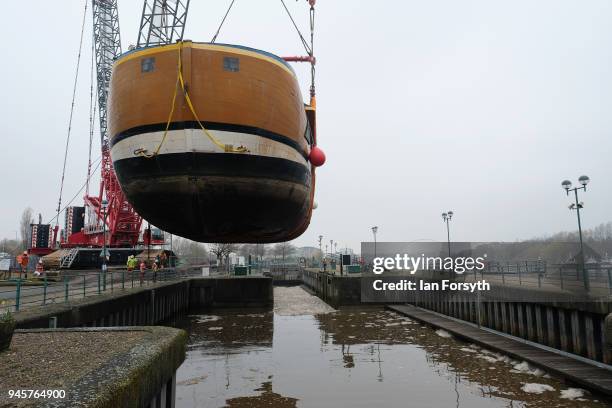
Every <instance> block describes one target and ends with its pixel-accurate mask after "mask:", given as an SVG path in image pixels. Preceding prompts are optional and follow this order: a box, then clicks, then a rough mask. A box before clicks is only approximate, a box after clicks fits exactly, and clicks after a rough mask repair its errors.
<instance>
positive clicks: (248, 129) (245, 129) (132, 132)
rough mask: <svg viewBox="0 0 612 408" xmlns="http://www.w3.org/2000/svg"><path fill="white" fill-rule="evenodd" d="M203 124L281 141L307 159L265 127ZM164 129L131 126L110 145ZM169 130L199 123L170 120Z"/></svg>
mask: <svg viewBox="0 0 612 408" xmlns="http://www.w3.org/2000/svg"><path fill="white" fill-rule="evenodd" d="M203 125H204V127H205V128H206V129H208V130H220V131H226V132H236V133H246V134H250V135H255V136H261V137H265V138H266V139H270V140H274V141H276V142H279V143H283V144H285V145H287V146H290V147H292V148H293V149H295V150H296V151H297V152H298V153H300V154H301V155H302V156H303V157H304V159H306V160H308V154H307V153H306V152H305V151H304V150H302V147H301V146H300V144H299V143H298V142H296V141H295V140H293V139H291V138H289V137H287V136H283V135H281V134H278V133H274V132H271V131H269V130H266V129H262V128H258V127H254V126H245V125H233V124H229V123H217V122H203ZM165 129H166V123H155V124H152V125H143V126H137V127H133V128H131V129H128V130H125V131H123V132H120V133H118V134H117V135H115V137H113V138H111V141H110V144H111V147H113V146H114V145H116V144H117V143H119V142H120V141H122V140H125V139H128V138H130V137H132V136H136V135H141V134H143V133H152V132H163V131H164V130H165ZM168 129H169V130H185V129H200V125H199V123H198V122H196V121H183V122H171V123H170V127H169V128H168Z"/></svg>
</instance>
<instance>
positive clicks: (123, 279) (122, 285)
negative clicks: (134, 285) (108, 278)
mask: <svg viewBox="0 0 612 408" xmlns="http://www.w3.org/2000/svg"><path fill="white" fill-rule="evenodd" d="M121 289H125V271H121Z"/></svg>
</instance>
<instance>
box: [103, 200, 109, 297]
mask: <svg viewBox="0 0 612 408" xmlns="http://www.w3.org/2000/svg"><path fill="white" fill-rule="evenodd" d="M107 208H108V201H106V200H102V287H103V290H106V269H107V267H106V210H107Z"/></svg>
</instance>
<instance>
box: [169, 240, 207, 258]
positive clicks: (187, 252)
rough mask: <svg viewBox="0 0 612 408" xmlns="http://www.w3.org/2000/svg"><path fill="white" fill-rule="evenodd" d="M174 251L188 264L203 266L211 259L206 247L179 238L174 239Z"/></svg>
mask: <svg viewBox="0 0 612 408" xmlns="http://www.w3.org/2000/svg"><path fill="white" fill-rule="evenodd" d="M172 250H173V251H174V253H175V254H176V255H177V256H178V257H179V258H182V259H183V260H184V261H186V263H188V264H201V263H202V262H203V261H204V260H207V259H208V258H209V255H208V251H207V249H206V245H204V244H202V243H199V242H195V241H192V240H190V239H186V238H181V237H178V236H175V237H174V238H173V241H172Z"/></svg>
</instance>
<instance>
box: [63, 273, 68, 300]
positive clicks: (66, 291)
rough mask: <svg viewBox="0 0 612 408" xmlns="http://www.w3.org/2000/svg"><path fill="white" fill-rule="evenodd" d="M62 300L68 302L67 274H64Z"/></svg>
mask: <svg viewBox="0 0 612 408" xmlns="http://www.w3.org/2000/svg"><path fill="white" fill-rule="evenodd" d="M64 302H65V303H67V302H68V276H64Z"/></svg>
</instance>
